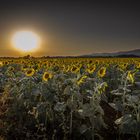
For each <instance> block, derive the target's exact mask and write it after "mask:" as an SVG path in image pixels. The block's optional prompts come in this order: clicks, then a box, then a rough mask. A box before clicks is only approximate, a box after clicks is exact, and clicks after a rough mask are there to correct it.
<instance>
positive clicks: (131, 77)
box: [127, 71, 135, 83]
mask: <svg viewBox="0 0 140 140" xmlns="http://www.w3.org/2000/svg"><path fill="white" fill-rule="evenodd" d="M134 74H135V73H132V72H131V71H128V73H127V80H128V81H130V82H131V83H134Z"/></svg>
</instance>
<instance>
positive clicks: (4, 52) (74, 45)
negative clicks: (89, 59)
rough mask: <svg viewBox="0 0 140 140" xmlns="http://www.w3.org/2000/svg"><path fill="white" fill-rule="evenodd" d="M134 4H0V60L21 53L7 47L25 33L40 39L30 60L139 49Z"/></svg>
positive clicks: (102, 0)
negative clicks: (18, 32)
mask: <svg viewBox="0 0 140 140" xmlns="http://www.w3.org/2000/svg"><path fill="white" fill-rule="evenodd" d="M139 7H140V5H139V3H138V1H136V0H98V1H94V0H65V1H64V0H50V1H47V0H0V56H20V55H25V54H23V53H22V52H19V51H16V50H14V49H13V48H12V46H11V38H12V36H13V34H14V33H15V32H17V31H21V30H29V31H33V32H35V33H36V34H38V35H39V36H40V38H41V40H42V43H41V46H40V49H38V51H36V52H33V53H31V55H33V56H75V55H83V54H92V53H99V52H117V51H126V50H133V49H140V8H139Z"/></svg>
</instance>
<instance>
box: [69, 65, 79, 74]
mask: <svg viewBox="0 0 140 140" xmlns="http://www.w3.org/2000/svg"><path fill="white" fill-rule="evenodd" d="M79 70H80V68H79V67H77V66H72V67H71V70H70V71H71V72H73V73H78V72H79Z"/></svg>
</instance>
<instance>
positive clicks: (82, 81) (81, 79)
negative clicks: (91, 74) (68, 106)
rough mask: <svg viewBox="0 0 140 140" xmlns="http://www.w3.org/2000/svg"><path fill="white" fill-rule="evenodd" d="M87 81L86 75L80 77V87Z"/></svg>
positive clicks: (78, 82) (78, 81)
mask: <svg viewBox="0 0 140 140" xmlns="http://www.w3.org/2000/svg"><path fill="white" fill-rule="evenodd" d="M85 79H87V76H86V75H84V76H82V77H80V78H79V79H78V80H77V84H78V85H80V84H81V83H84V81H85Z"/></svg>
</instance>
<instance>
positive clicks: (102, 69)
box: [98, 67, 106, 78]
mask: <svg viewBox="0 0 140 140" xmlns="http://www.w3.org/2000/svg"><path fill="white" fill-rule="evenodd" d="M105 74H106V67H102V68H100V69H99V71H98V76H99V77H101V78H102V77H104V76H105Z"/></svg>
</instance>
